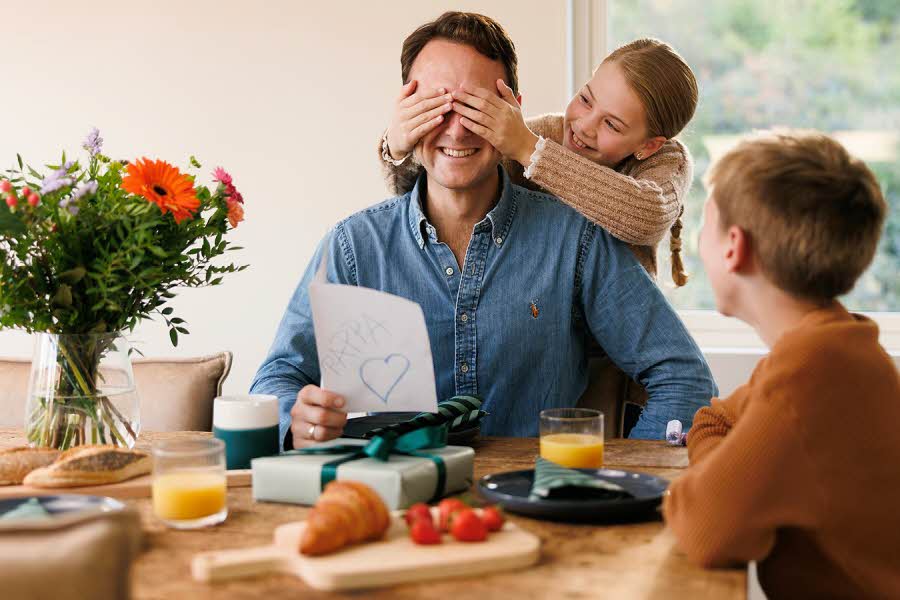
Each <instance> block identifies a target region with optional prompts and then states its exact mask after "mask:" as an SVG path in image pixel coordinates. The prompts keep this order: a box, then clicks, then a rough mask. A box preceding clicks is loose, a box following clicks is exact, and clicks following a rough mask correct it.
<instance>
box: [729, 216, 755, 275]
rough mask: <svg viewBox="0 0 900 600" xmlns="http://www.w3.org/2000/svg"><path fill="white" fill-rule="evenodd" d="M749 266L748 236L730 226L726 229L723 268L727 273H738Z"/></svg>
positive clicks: (744, 232) (735, 226)
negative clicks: (726, 269)
mask: <svg viewBox="0 0 900 600" xmlns="http://www.w3.org/2000/svg"><path fill="white" fill-rule="evenodd" d="M749 265H750V236H749V235H747V232H746V231H744V230H743V229H741V228H740V227H738V226H737V225H732V226H731V227H729V228H728V240H727V242H726V248H725V266H726V267H727V268H728V272H729V273H740V272H744V271H746V270H747V267H748V266H749Z"/></svg>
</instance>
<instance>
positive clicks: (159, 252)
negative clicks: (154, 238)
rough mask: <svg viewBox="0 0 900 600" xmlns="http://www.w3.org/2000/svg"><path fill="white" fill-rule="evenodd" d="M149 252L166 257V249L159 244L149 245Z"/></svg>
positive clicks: (159, 256)
mask: <svg viewBox="0 0 900 600" xmlns="http://www.w3.org/2000/svg"><path fill="white" fill-rule="evenodd" d="M150 252H151V253H152V254H153V255H154V256H156V257H158V258H166V257H167V256H168V254H166V251H165V250H163V249H162V248H160V247H159V246H150Z"/></svg>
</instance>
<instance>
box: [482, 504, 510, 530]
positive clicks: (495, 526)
mask: <svg viewBox="0 0 900 600" xmlns="http://www.w3.org/2000/svg"><path fill="white" fill-rule="evenodd" d="M481 520H482V521H483V522H484V526H485V527H487V530H488V531H500V530H501V529H502V528H503V522H504V521H505V520H506V517H504V516H503V511H502V510H500V509H499V508H498V507H496V506H485V507H484V508H483V509H482V510H481Z"/></svg>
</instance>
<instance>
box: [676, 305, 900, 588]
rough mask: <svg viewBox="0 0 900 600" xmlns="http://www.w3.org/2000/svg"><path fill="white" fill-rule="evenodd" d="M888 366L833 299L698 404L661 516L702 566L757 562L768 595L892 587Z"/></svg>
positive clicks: (899, 579) (892, 435) (896, 416)
mask: <svg viewBox="0 0 900 600" xmlns="http://www.w3.org/2000/svg"><path fill="white" fill-rule="evenodd" d="M898 427H900V375H898V371H897V368H896V367H895V366H894V364H893V362H892V361H891V359H890V357H889V356H888V355H887V353H885V351H884V350H883V349H882V348H881V346H880V345H879V344H878V327H877V326H876V325H875V324H874V323H873V322H872V321H870V320H868V319H866V318H865V317H861V316H858V315H851V314H850V313H848V312H847V311H846V310H845V309H844V308H843V307H842V306H840V304H837V303H835V304H834V305H833V306H831V307H829V308H826V309H822V310H819V311H815V312H813V313H810V314H809V315H807V316H806V317H804V318H803V319H802V320H801V321H800V322H799V323H798V325H797V326H796V327H795V328H794V329H792V330H791V331H789V332H787V333H785V334H784V335H782V337H781V339H779V340H778V342H777V343H776V344H775V345H774V347H773V348H772V351H771V352H770V354H769V356H768V357H766V358H764V359H763V360H762V361H761V362H760V363H759V365H758V366H757V368H756V370H755V371H754V373H753V375H752V377H751V378H750V381H749V383H747V384H745V385H744V386H742V387H740V388H738V389H737V390H736V391H735V392H734V393H733V394H732V395H731V396H729V397H728V398H726V399H725V400H719V399H714V400H713V401H712V406H710V407H708V408H702V409H700V410H699V411H697V415H696V416H695V417H694V424H693V428H692V429H691V431H690V434H689V435H688V454H689V456H690V461H691V466H690V468H689V469H688V471H687V472H686V473H685V474H684V475H683V476H682V477H680V478H679V479H677V480H676V481H675V482H674V483H673V484H672V486H671V488H670V492H669V494H668V496H667V497H666V499H665V502H664V504H663V511H664V513H665V517H666V521H667V523H668V525H669V527H671V528H672V530H673V531H674V533H675V535H676V536H677V538H678V541H679V545H680V547H681V548H682V549H683V550H684V551H685V552H686V553H687V555H688V557H689V558H690V559H691V560H692V561H694V562H697V563H699V564H702V565H704V566H709V567H713V566H725V565H729V564H734V563H740V562H745V561H749V560H758V561H760V562H759V569H758V572H759V580H760V583H761V585H762V587H763V589H764V590H765V591H766V593H767V594H768V595H769V597H770V598H800V597H815V598H823V597H829V598H831V597H851V598H864V597H865V598H871V597H878V598H887V597H893V598H897V597H900V435H898Z"/></svg>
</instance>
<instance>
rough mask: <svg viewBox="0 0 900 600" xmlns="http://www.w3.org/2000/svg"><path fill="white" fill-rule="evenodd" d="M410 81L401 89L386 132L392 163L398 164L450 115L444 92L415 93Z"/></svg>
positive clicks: (450, 100)
mask: <svg viewBox="0 0 900 600" xmlns="http://www.w3.org/2000/svg"><path fill="white" fill-rule="evenodd" d="M417 87H418V83H417V82H416V81H415V80H413V81H410V82H409V83H407V84H406V85H404V86H403V87H402V88H400V96H399V97H398V98H397V103H396V105H395V107H394V116H393V118H392V119H391V124H390V126H389V127H388V131H387V140H388V150H390V152H391V156H392V157H393V158H394V160H400V159H401V158H403V157H404V156H406V155H407V154H409V153H410V152H412V150H413V148H415V147H416V144H418V143H419V140H421V139H422V138H423V137H424V136H425V135H426V134H427V133H428V132H429V131H431V130H432V129H434V128H435V127H437V126H438V125H440V124H441V122H442V121H443V120H444V115H445V114H446V113H448V112H450V105H451V102H452V101H453V98H452V97H451V96H450V94H448V93H447V90H445V89H444V88H440V89H437V90H420V91H416V88H417Z"/></svg>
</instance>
